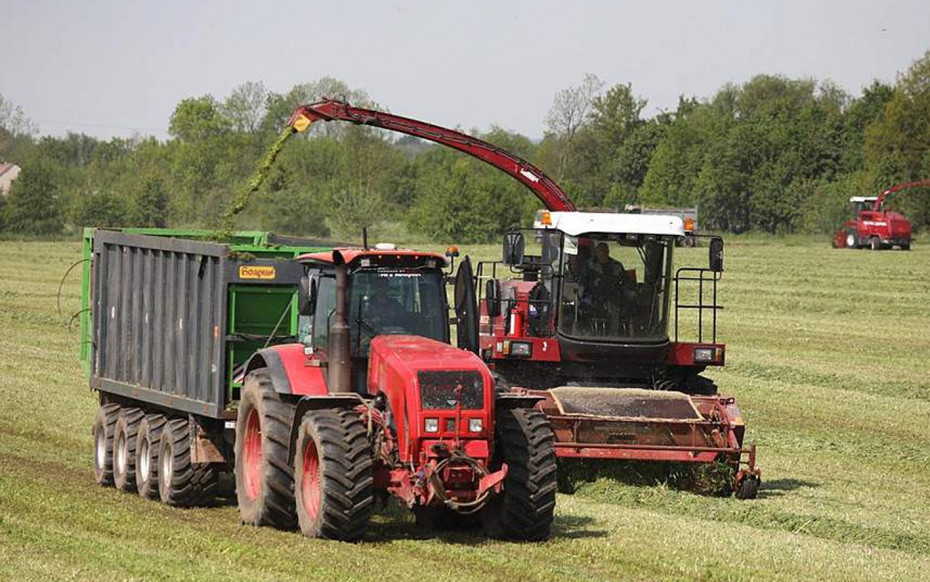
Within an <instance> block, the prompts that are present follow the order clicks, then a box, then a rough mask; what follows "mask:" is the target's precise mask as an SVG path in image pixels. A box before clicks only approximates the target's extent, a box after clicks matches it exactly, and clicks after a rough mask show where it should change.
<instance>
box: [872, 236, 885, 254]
mask: <svg viewBox="0 0 930 582" xmlns="http://www.w3.org/2000/svg"><path fill="white" fill-rule="evenodd" d="M869 248H870V249H872V250H873V251H880V250H882V241H881V239H879V238H878V237H874V236H873V237H872V238H871V239H869Z"/></svg>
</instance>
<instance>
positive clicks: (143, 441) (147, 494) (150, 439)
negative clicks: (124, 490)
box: [136, 414, 167, 499]
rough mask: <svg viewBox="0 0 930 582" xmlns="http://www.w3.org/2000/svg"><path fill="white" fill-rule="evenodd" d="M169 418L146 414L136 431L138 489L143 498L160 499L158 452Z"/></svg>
mask: <svg viewBox="0 0 930 582" xmlns="http://www.w3.org/2000/svg"><path fill="white" fill-rule="evenodd" d="M166 422H167V420H166V419H165V417H164V416H162V415H160V414H149V415H146V416H145V417H144V418H143V419H142V420H141V421H140V422H139V430H138V432H137V433H136V489H137V490H138V492H139V496H140V497H142V498H143V499H158V453H159V447H160V446H161V440H160V439H161V431H162V429H163V428H164V426H165V423H166Z"/></svg>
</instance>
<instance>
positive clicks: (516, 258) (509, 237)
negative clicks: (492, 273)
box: [503, 232, 526, 267]
mask: <svg viewBox="0 0 930 582" xmlns="http://www.w3.org/2000/svg"><path fill="white" fill-rule="evenodd" d="M525 248H526V242H525V241H524V240H523V233H522V232H508V233H507V234H505V235H504V257H503V261H504V264H505V265H512V266H515V267H519V266H520V265H521V264H523V251H524V249H525Z"/></svg>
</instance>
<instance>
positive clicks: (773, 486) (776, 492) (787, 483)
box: [759, 478, 820, 499]
mask: <svg viewBox="0 0 930 582" xmlns="http://www.w3.org/2000/svg"><path fill="white" fill-rule="evenodd" d="M814 487H820V483H817V482H816V481H805V480H803V479H790V478H789V479H775V480H774V481H766V480H765V479H763V480H762V483H761V484H760V485H759V497H760V498H762V499H764V498H766V497H781V496H782V495H785V494H786V493H789V492H791V491H797V490H798V489H804V488H814Z"/></svg>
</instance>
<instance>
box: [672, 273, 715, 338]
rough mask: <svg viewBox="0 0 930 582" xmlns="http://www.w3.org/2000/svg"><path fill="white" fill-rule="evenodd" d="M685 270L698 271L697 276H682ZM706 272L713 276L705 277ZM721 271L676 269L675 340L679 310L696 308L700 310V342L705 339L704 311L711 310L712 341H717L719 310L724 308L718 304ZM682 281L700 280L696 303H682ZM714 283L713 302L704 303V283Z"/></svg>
mask: <svg viewBox="0 0 930 582" xmlns="http://www.w3.org/2000/svg"><path fill="white" fill-rule="evenodd" d="M683 272H688V273H697V276H692V277H688V276H682V273H683ZM705 273H710V274H711V275H712V277H711V278H708V277H705V276H704V274H705ZM720 277H721V273H720V272H717V271H712V270H710V269H706V268H703V267H679V268H678V269H677V270H676V271H675V341H676V342H677V341H678V312H679V311H680V310H682V309H695V310H697V312H698V326H697V327H698V343H703V341H704V311H705V310H709V311H710V312H711V314H712V315H713V317H712V319H711V343H717V312H718V311H720V310H722V309H723V306H722V305H718V304H717V282H718V281H719V280H720ZM681 281H697V282H698V302H697V303H696V304H690V303H684V304H683V303H681V302H680V301H679V294H680V285H679V283H680V282H681ZM705 282H707V283H713V286H712V297H711V300H712V303H710V304H705V303H704V283H705Z"/></svg>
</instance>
